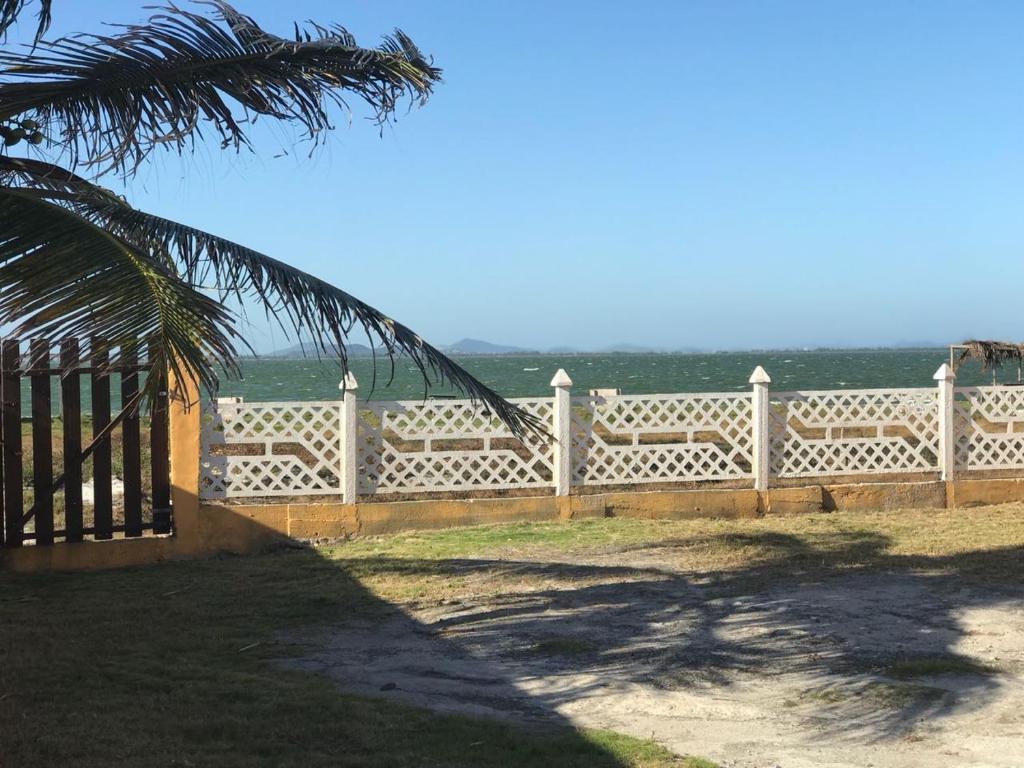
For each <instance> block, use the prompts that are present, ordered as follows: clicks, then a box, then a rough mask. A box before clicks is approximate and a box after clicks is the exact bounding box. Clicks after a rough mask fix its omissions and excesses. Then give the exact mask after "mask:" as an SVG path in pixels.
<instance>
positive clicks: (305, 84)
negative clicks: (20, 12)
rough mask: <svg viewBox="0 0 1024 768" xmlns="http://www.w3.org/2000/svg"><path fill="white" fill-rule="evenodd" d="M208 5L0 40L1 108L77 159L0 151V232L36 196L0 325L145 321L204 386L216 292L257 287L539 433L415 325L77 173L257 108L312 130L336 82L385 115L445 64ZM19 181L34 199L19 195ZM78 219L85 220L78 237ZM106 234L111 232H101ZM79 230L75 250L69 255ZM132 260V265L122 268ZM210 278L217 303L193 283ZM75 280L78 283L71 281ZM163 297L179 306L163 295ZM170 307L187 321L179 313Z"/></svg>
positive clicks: (339, 98) (227, 330)
mask: <svg viewBox="0 0 1024 768" xmlns="http://www.w3.org/2000/svg"><path fill="white" fill-rule="evenodd" d="M3 1H4V0H0V2H3ZM206 4H207V5H211V6H213V7H214V9H215V17H214V18H213V19H210V18H206V17H203V16H199V15H197V14H193V13H189V12H186V11H183V10H181V9H179V8H177V7H174V6H169V7H166V8H163V9H161V10H162V12H161V13H158V14H157V15H155V16H153V17H152V18H151V19H150V21H149V22H148V23H147V24H146V25H143V26H127V27H121V28H120V32H119V33H117V34H115V35H110V36H101V37H75V38H63V39H60V40H57V41H55V42H53V43H47V44H43V47H42V48H40V49H38V50H37V49H32V51H31V52H30V53H29V52H26V53H24V54H23V55H15V54H10V53H2V52H0V70H2V71H0V122H2V121H3V120H10V119H12V118H17V119H18V120H23V119H25V118H26V117H28V118H31V119H33V120H35V122H36V123H39V124H41V125H40V126H38V127H41V129H42V131H43V132H44V133H45V134H46V135H47V136H48V137H49V138H51V139H55V140H56V144H57V145H58V146H63V149H64V151H65V152H66V153H67V155H68V156H69V159H70V162H71V168H72V170H70V171H69V170H66V169H64V168H62V167H60V166H57V165H54V164H51V163H48V162H44V161H42V160H38V159H29V158H11V157H6V156H4V154H3V152H2V151H0V188H2V186H3V185H7V187H8V188H9V189H8V191H10V192H12V194H13V195H14V197H13V198H11V199H9V200H8V201H7V202H6V203H5V206H6V207H4V208H0V229H3V226H2V225H3V224H4V223H5V221H6V220H7V219H9V218H11V217H13V216H21V215H24V214H25V213H26V211H28V209H29V207H30V206H31V205H35V206H36V209H33V210H32V211H30V212H31V213H33V215H34V216H35V217H36V219H35V220H31V221H30V223H29V224H27V225H26V227H28V228H27V229H22V228H16V230H12V233H11V234H10V235H9V236H8V237H7V238H6V239H5V238H4V237H3V236H0V248H4V249H5V250H0V288H3V287H4V286H5V285H10V286H12V287H13V288H15V289H16V290H15V292H13V293H12V294H11V295H10V297H4V299H0V322H3V321H4V319H5V318H7V319H14V318H15V317H16V316H17V319H19V320H21V325H20V330H21V331H22V332H25V333H43V334H45V335H54V334H57V333H58V332H59V333H60V334H62V335H63V334H79V333H83V332H85V333H89V334H96V333H101V334H102V335H104V336H106V337H108V338H112V342H111V344H118V343H120V342H123V343H126V344H127V343H129V342H130V338H131V336H130V334H131V333H132V328H135V329H146V328H149V329H150V331H151V335H153V336H160V337H161V338H163V339H164V342H165V346H166V350H165V352H164V353H163V354H164V357H165V359H166V360H168V361H171V362H172V363H174V362H176V361H177V360H178V358H179V357H180V358H181V359H182V360H183V361H184V362H183V364H184V365H185V366H186V367H189V368H190V369H194V371H195V372H196V373H197V374H198V376H197V378H200V379H201V380H202V381H203V383H205V384H207V385H208V386H211V387H212V386H214V385H215V378H216V367H217V364H218V363H219V364H221V365H225V366H227V367H228V368H229V369H230V368H231V367H233V366H234V365H235V363H236V358H235V354H234V349H233V347H232V346H231V340H232V339H233V338H235V336H234V331H233V327H232V326H231V324H230V319H231V317H232V315H231V313H230V312H229V311H228V310H227V309H226V308H225V306H224V305H223V303H222V302H223V300H224V299H225V298H226V297H227V296H228V295H232V296H234V297H236V298H238V299H244V298H245V297H246V296H248V297H253V298H255V299H256V300H257V301H259V302H260V303H262V304H263V306H264V308H265V309H266V310H267V312H268V314H269V315H272V316H274V317H276V318H277V319H278V320H280V321H281V324H282V327H283V328H285V330H286V332H287V331H291V332H294V333H296V334H297V335H298V337H299V338H300V339H303V338H306V339H311V342H312V345H313V348H314V349H315V350H317V351H318V352H320V353H328V354H336V355H338V356H339V357H340V359H341V362H342V366H343V368H347V359H346V351H345V337H346V335H347V334H348V333H349V331H350V330H352V329H353V328H354V327H361V328H362V330H363V331H365V332H366V334H367V335H368V336H369V337H370V338H371V340H373V339H378V340H379V341H380V343H381V344H382V345H383V346H384V348H385V350H386V352H387V354H388V356H389V358H390V360H391V364H392V371H393V366H394V357H395V355H398V354H405V355H408V356H409V358H410V359H411V360H412V362H413V363H414V364H415V365H416V366H417V367H418V368H419V370H420V371H421V372H422V373H423V375H424V380H425V382H426V383H427V384H428V386H429V385H430V384H445V383H447V384H451V385H453V386H455V387H456V388H458V389H460V390H462V391H463V392H465V393H466V394H468V395H469V396H470V397H472V398H474V399H475V400H480V401H482V402H483V404H484V405H485V406H486V407H487V408H488V409H489V410H490V411H491V412H493V413H494V414H495V415H496V416H498V417H499V418H501V419H502V420H503V421H505V422H506V424H508V425H509V426H510V427H511V428H512V429H513V430H514V431H515V432H516V433H517V434H522V433H523V432H525V431H527V430H531V431H543V427H542V425H540V424H539V423H538V422H537V421H536V420H535V419H534V418H533V417H531V416H529V415H528V414H525V413H523V412H522V411H520V410H519V409H518V408H515V407H514V406H512V405H511V404H509V403H508V402H506V401H505V400H503V399H502V398H501V397H500V396H499V395H498V394H497V393H496V392H494V391H493V390H491V389H490V388H488V387H487V386H485V385H484V384H482V383H481V382H479V381H477V380H476V379H475V378H474V377H472V376H471V375H470V374H469V373H467V372H466V371H465V370H464V369H463V368H462V367H461V366H459V365H457V364H456V363H454V362H453V361H452V360H450V359H448V358H447V357H446V356H445V355H443V354H442V353H441V352H440V351H439V350H437V349H436V348H435V347H433V346H431V345H429V344H427V343H425V342H424V341H423V340H422V339H421V338H420V337H419V336H418V335H416V334H415V333H413V332H412V331H411V330H410V329H409V328H407V327H405V326H404V325H402V324H400V323H397V322H395V321H393V320H391V319H390V318H388V317H387V316H386V315H384V314H383V313H381V312H380V311H378V310H376V309H374V308H373V307H371V306H369V305H367V304H365V303H363V302H361V301H359V300H358V299H356V298H355V297H353V296H351V295H349V294H347V293H345V292H344V291H341V290H339V289H337V288H335V287H333V286H331V285H329V284H327V283H325V282H323V281H322V280H319V279H317V278H315V277H312V276H311V275H308V274H306V273H305V272H302V271H301V270H298V269H295V268H294V267H291V266H290V265H288V264H285V263H283V262H280V261H277V260H275V259H271V258H270V257H267V256H265V255H263V254H261V253H258V252H256V251H253V250H251V249H249V248H245V247H243V246H240V245H238V244H236V243H232V242H230V241H227V240H224V239H223V238H218V237H216V236H214V235H210V234H208V233H206V232H202V231H199V230H196V229H194V228H191V227H187V226H185V225H182V224H178V223H176V222H173V221H169V220H166V219H161V218H159V217H156V216H150V215H147V214H145V213H142V212H140V211H135V210H133V209H132V208H130V207H129V206H128V205H127V203H126V202H125V201H124V200H123V199H122V198H120V197H118V196H116V195H114V194H113V193H111V192H110V191H109V190H105V189H103V188H101V187H98V186H96V185H94V184H92V183H91V182H90V181H87V180H86V179H84V178H82V177H81V176H79V175H78V174H77V173H76V172H75V170H76V169H77V167H78V165H79V164H80V163H82V164H86V165H88V166H90V167H92V170H93V173H97V172H102V171H103V170H108V169H110V168H115V169H120V170H121V171H123V172H124V173H126V174H130V173H132V172H133V171H134V170H135V169H136V168H137V167H138V165H139V163H141V162H142V161H143V160H144V159H145V157H146V156H147V155H148V154H149V152H151V151H152V149H153V148H154V147H155V146H159V145H164V146H169V147H174V148H177V149H178V150H179V151H181V150H182V149H183V148H188V147H190V146H191V142H193V141H195V140H196V139H201V138H202V130H203V128H204V127H212V128H213V130H214V131H215V132H216V133H217V134H218V135H219V136H220V138H221V141H222V146H225V147H227V146H235V147H239V146H242V145H246V144H247V143H248V139H247V136H246V133H245V129H244V128H243V126H245V125H246V122H247V121H249V120H250V119H254V116H256V115H267V116H270V117H272V118H275V119H279V120H284V121H286V122H292V123H295V124H297V125H298V126H300V127H301V128H303V129H304V130H305V131H306V132H307V134H308V136H309V137H310V138H311V139H312V140H313V141H314V142H315V141H318V140H319V137H320V134H321V132H322V131H324V130H325V129H327V128H330V127H331V123H330V118H329V115H328V109H329V108H330V107H332V106H337V105H341V106H345V102H344V100H343V94H344V93H345V91H349V92H351V93H354V94H356V95H357V96H359V97H361V98H362V99H363V100H365V101H366V102H367V103H368V104H369V105H370V106H371V108H372V109H373V110H374V112H375V115H376V118H377V121H378V122H383V121H385V120H387V119H388V118H389V117H390V116H391V115H392V114H393V113H394V111H395V109H396V107H397V105H398V103H399V100H400V99H401V97H402V96H403V95H408V96H409V97H410V98H411V99H413V100H415V99H419V100H421V101H422V100H424V99H425V98H426V97H427V96H428V95H429V93H430V92H431V89H432V88H433V85H434V84H435V83H436V82H438V80H439V78H440V70H438V69H436V68H435V67H433V66H432V64H431V63H430V62H429V61H427V60H426V59H425V57H423V55H422V54H421V53H420V52H419V51H418V50H417V49H416V47H415V46H414V45H413V44H412V42H411V40H409V38H407V37H406V36H405V35H403V34H402V33H401V32H396V33H395V36H394V37H392V38H387V39H385V41H384V43H383V44H382V45H381V46H380V47H379V48H376V49H364V48H359V47H358V46H357V44H356V42H355V40H354V39H353V38H352V36H351V35H350V34H349V33H348V32H346V31H345V30H344V29H343V28H341V27H332V28H326V27H322V26H319V25H312V27H311V29H310V30H308V31H300V30H299V29H298V28H297V27H296V32H295V38H294V39H293V40H285V39H283V38H280V37H277V36H274V35H271V34H269V33H267V32H265V31H264V30H263V29H261V28H260V27H259V26H258V25H257V24H256V23H255V22H254V21H253V20H252V19H250V18H249V17H247V16H243V15H242V14H239V13H238V12H236V11H235V10H234V9H233V8H231V7H230V6H229V5H227V4H225V3H223V2H221V1H220V0H214V2H210V3H206ZM19 8H20V6H19ZM46 8H47V10H48V8H49V5H48V4H47V5H46ZM0 149H2V148H0ZM29 190H31V191H33V193H34V195H35V196H34V197H33V196H32V195H26V194H24V193H25V192H26V191H29ZM19 191H20V192H21V194H20V196H19V195H18V194H17V193H18V192H19ZM9 197H10V196H9ZM19 206H21V208H19ZM55 211H56V212H58V213H61V212H62V213H63V214H65V215H66V216H68V218H66V219H62V220H61V219H59V216H58V213H55ZM84 225H89V226H91V227H92V228H93V229H92V230H90V231H89V232H88V235H85V234H82V232H81V229H82V227H83V226H84ZM32 226H36V227H43V228H47V227H48V228H49V229H46V230H45V232H44V234H43V235H41V237H42V238H43V239H42V241H40V244H33V243H34V241H32V240H31V239H30V237H29V235H30V230H31V227H32ZM100 235H105V236H107V238H108V240H106V241H103V242H100V241H99V240H96V238H97V237H99V236H100ZM19 238H20V239H19ZM80 239H81V242H82V243H84V245H83V247H82V252H81V253H79V252H78V251H77V250H76V251H75V252H74V253H73V254H71V251H69V248H70V247H71V244H72V243H78V242H79V240H80ZM64 254H71V255H70V256H69V257H68V258H70V259H71V260H70V261H69V262H68V263H69V266H70V269H68V270H60V269H58V267H57V266H56V265H57V257H61V258H63V257H64ZM50 257H53V258H50ZM47 259H49V260H48V261H47ZM126 262H127V263H128V267H127V268H128V269H129V271H131V270H134V271H135V272H136V273H137V275H136V277H135V278H130V277H125V276H119V275H118V274H116V273H117V272H118V270H122V269H125V268H126V267H125V263H126ZM36 269H38V270H39V272H38V274H36V273H35V272H34V271H33V270H36ZM139 276H145V277H147V278H148V282H147V280H142V279H139ZM171 277H176V278H177V279H179V280H181V285H180V288H181V290H178V291H176V290H175V289H173V288H171V287H169V286H168V285H165V284H164V283H163V282H161V281H162V279H163V278H167V280H170V278H171ZM121 279H124V280H127V281H128V282H129V283H131V286H132V288H131V290H129V289H125V290H123V291H122V293H123V294H124V296H126V297H128V300H126V301H124V302H122V301H120V300H111V299H109V297H106V298H105V293H104V291H108V292H109V291H110V290H115V291H117V290H121V287H120V283H119V282H118V281H119V280H121ZM4 280H6V281H7V282H6V283H4V282H3V281H4ZM211 282H212V283H213V284H214V285H216V287H217V288H218V290H219V291H220V292H221V297H220V298H221V301H214V300H213V299H211V298H209V297H207V296H204V295H203V294H201V293H199V292H198V291H197V290H196V289H197V286H200V285H206V284H208V283H211ZM79 284H81V285H87V286H88V287H87V290H86V291H85V292H84V293H82V294H80V295H76V294H75V293H74V291H75V290H76V289H75V288H74V286H75V285H79ZM104 285H106V287H105V288H104ZM47 286H50V287H47ZM33 288H35V289H38V290H36V291H33ZM146 288H149V289H151V290H150V291H149V294H148V295H144V294H145V289H146ZM133 291H134V292H133ZM168 297H170V299H169V301H170V303H171V304H173V305H175V306H174V307H168V306H165V305H166V304H167V301H168ZM76 301H77V303H76ZM179 304H180V305H181V307H180V309H181V311H182V312H185V313H187V312H189V311H191V312H193V314H194V315H195V318H194V321H193V320H190V321H188V322H185V323H178V322H177V320H176V319H175V318H176V317H177V314H176V313H175V311H174V310H175V309H178V307H177V305H179ZM87 305H88V306H87ZM97 308H98V309H97ZM133 311H134V312H135V315H134V316H132V315H131V313H132V312H133ZM5 312H6V315H5V314H4V313H5ZM26 318H27V319H26ZM129 318H130V319H129ZM161 322H163V325H160V323H161ZM147 323H148V325H147ZM182 328H187V329H188V330H189V332H188V333H183V332H182ZM139 333H142V335H145V331H144V330H143V331H139ZM139 333H136V336H138V335H139ZM174 333H177V334H178V335H177V336H175V335H174ZM118 334H120V335H118ZM190 345H191V346H190Z"/></svg>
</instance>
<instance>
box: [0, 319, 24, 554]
mask: <svg viewBox="0 0 1024 768" xmlns="http://www.w3.org/2000/svg"><path fill="white" fill-rule="evenodd" d="M0 356H2V358H3V374H2V375H3V404H2V410H3V437H4V447H3V450H4V461H3V465H4V466H3V470H4V532H5V535H4V539H5V541H4V544H5V545H6V546H8V547H20V546H21V544H22V538H23V537H22V513H23V512H24V499H23V497H22V480H23V478H22V472H21V376H20V374H19V371H18V367H19V365H20V364H21V344H20V343H19V342H18V341H17V340H16V339H6V340H4V342H3V344H2V345H0Z"/></svg>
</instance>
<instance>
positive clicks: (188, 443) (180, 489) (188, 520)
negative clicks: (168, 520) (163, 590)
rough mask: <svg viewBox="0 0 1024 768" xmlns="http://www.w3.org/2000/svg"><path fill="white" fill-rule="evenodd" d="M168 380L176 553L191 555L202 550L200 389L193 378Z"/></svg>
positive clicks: (169, 377) (171, 374) (173, 377)
mask: <svg viewBox="0 0 1024 768" xmlns="http://www.w3.org/2000/svg"><path fill="white" fill-rule="evenodd" d="M167 378H168V390H167V395H168V420H169V424H170V428H169V433H170V434H169V442H170V449H171V505H172V506H173V508H174V535H175V541H176V547H175V549H177V550H178V552H179V553H180V554H182V555H191V554H197V553H198V552H200V551H201V550H202V548H203V547H202V535H201V531H200V528H199V451H200V444H199V430H200V414H201V410H202V409H201V407H200V399H199V385H198V383H197V382H196V381H195V380H194V379H191V378H181V379H179V378H177V377H176V376H175V375H174V372H173V371H172V372H170V373H169V374H168V377H167Z"/></svg>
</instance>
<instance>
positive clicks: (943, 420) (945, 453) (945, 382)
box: [932, 363, 956, 480]
mask: <svg viewBox="0 0 1024 768" xmlns="http://www.w3.org/2000/svg"><path fill="white" fill-rule="evenodd" d="M932 378H934V379H935V381H936V382H937V383H938V385H939V471H940V472H941V473H942V479H943V480H952V479H953V473H954V471H955V461H956V458H955V456H954V451H955V449H956V435H955V434H953V428H954V424H953V397H954V395H955V390H954V386H955V381H956V373H954V371H953V369H952V368H951V367H950V366H949V363H943V364H942V365H941V366H939V370H937V371H936V372H935V376H933V377H932Z"/></svg>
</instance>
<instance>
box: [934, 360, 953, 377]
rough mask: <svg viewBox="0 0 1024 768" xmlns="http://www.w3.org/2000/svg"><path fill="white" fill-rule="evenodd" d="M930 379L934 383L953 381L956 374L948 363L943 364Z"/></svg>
mask: <svg viewBox="0 0 1024 768" xmlns="http://www.w3.org/2000/svg"><path fill="white" fill-rule="evenodd" d="M932 378H933V379H935V380H936V381H953V379H955V378H956V372H955V371H954V370H953V369H952V368H951V367H950V365H949V363H943V364H942V365H940V366H939V370H937V371H936V372H935V375H934V376H932Z"/></svg>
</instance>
